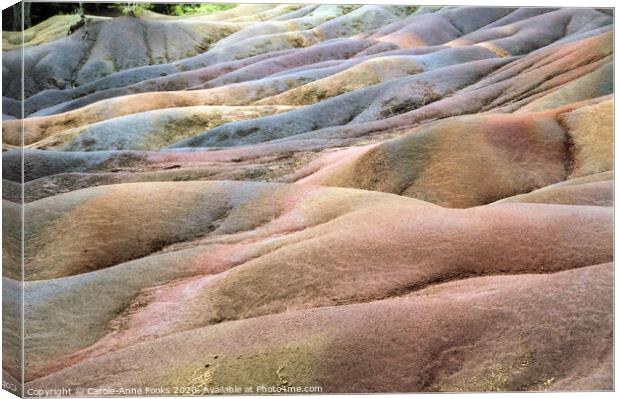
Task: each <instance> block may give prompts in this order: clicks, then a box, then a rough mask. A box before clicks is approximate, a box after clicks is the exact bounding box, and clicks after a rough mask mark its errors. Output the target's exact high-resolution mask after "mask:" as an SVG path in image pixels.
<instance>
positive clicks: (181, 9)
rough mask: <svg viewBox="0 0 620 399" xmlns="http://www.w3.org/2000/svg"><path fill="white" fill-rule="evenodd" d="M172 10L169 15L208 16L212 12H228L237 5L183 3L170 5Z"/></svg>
mask: <svg viewBox="0 0 620 399" xmlns="http://www.w3.org/2000/svg"><path fill="white" fill-rule="evenodd" d="M171 6H172V10H171V11H170V12H169V14H170V15H178V16H182V15H196V14H208V13H212V12H218V11H225V10H230V9H231V8H235V7H237V4H230V3H185V4H172V5H171Z"/></svg>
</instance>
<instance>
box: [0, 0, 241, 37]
mask: <svg viewBox="0 0 620 399" xmlns="http://www.w3.org/2000/svg"><path fill="white" fill-rule="evenodd" d="M22 5H23V8H24V9H23V15H24V27H25V28H26V29H28V28H30V27H32V26H34V25H36V24H38V23H41V22H43V21H45V20H46V19H48V18H50V17H53V16H55V15H81V14H86V15H97V16H106V17H117V16H120V15H128V16H134V17H139V16H140V15H141V14H142V13H144V12H145V11H152V12H156V13H159V14H164V15H174V16H183V15H199V14H208V13H212V12H218V11H224V10H229V9H231V8H235V7H236V6H237V4H230V3H181V4H172V3H168V4H167V3H135V2H123V3H88V2H79V3H47V2H46V3H22V2H20V3H17V4H15V5H14V6H12V7H7V8H6V9H4V10H3V11H2V30H3V31H19V30H21V26H22V21H21V17H22Z"/></svg>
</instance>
